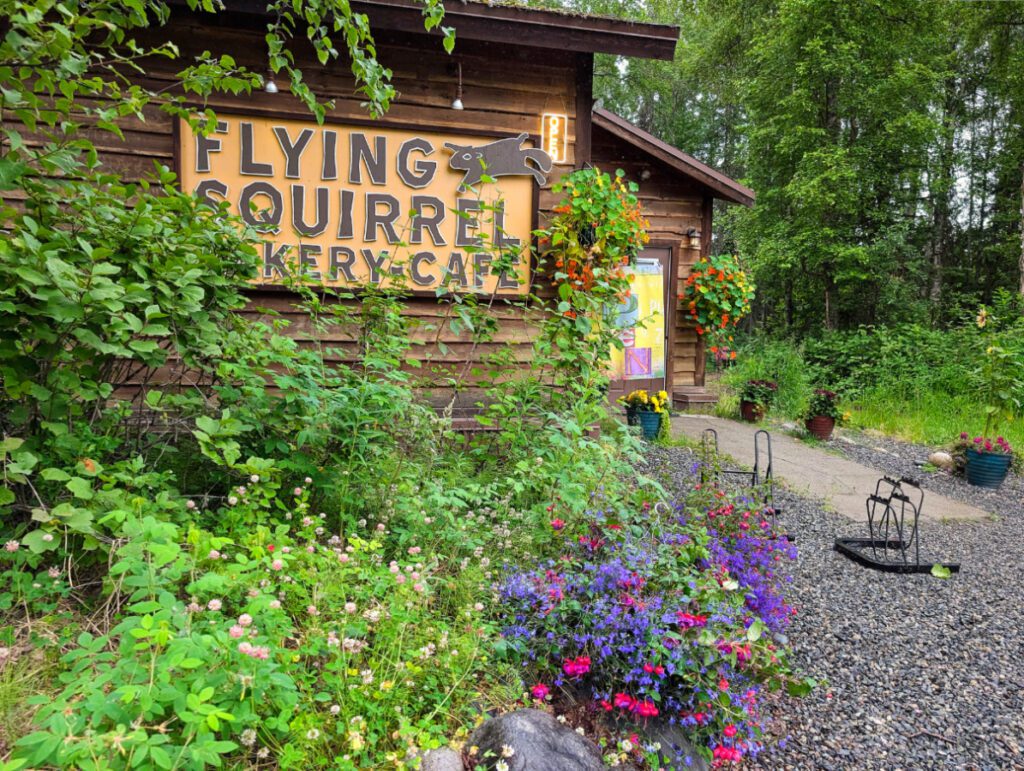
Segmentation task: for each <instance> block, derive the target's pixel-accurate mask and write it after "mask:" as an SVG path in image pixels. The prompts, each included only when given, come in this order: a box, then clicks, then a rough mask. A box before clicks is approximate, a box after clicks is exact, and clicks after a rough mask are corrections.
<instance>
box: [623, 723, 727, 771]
mask: <svg viewBox="0 0 1024 771" xmlns="http://www.w3.org/2000/svg"><path fill="white" fill-rule="evenodd" d="M637 733H638V734H640V737H641V738H642V739H643V741H644V742H645V743H646V742H657V743H658V744H660V745H661V750H660V752H659V753H658V754H659V755H661V758H662V761H663V762H664V764H665V765H664V766H663V768H673V769H685V770H686V771H708V769H709V768H710V766H709V765H708V762H707V761H706V760H704V758H702V757H701V756H700V755H699V754H698V753H697V751H696V750H695V749H694V747H693V744H692V743H691V742H690V740H689V739H688V738H687V732H686V730H685V729H684V728H682V727H681V726H678V725H669V724H668V723H667V722H665V721H664V720H652V721H650V723H648V724H647V726H645V727H643V728H639V729H638V730H637ZM687 758H689V761H690V762H689V763H687V762H686V760H687Z"/></svg>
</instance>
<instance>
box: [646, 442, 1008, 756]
mask: <svg viewBox="0 0 1024 771" xmlns="http://www.w3.org/2000/svg"><path fill="white" fill-rule="evenodd" d="M871 441H872V442H874V443H876V445H877V446H880V447H883V444H884V447H883V449H885V450H886V452H879V451H876V450H872V449H871V448H867V449H864V448H860V449H857V448H845V451H844V454H846V453H847V452H848V453H849V455H850V457H851V458H855V459H857V460H860V461H861V462H865V463H871V464H872V465H875V460H876V459H877V460H878V464H877V465H879V466H880V467H881V468H882V469H883V470H885V471H887V472H889V473H910V472H911V469H912V468H913V469H914V470H916V474H913V475H914V476H918V477H925V476H927V479H925V480H924V484H925V486H926V488H927V489H935V490H936V491H938V490H941V491H942V492H943V493H945V494H948V495H955V494H957V493H956V492H954V490H955V488H956V487H957V486H958V482H957V480H953V479H941V478H936V475H934V474H932V475H925V474H922V473H921V471H920V469H917V468H916V466H913V462H914V461H915V460H918V459H922V460H923V457H919V456H920V448H916V449H914V450H911V449H909V448H903V449H901V451H900V453H901V454H896V453H895V450H893V451H892V452H893V454H892V455H889V454H888V453H889V452H890V450H889V449H888V447H889V444H888V443H883V442H882V440H874V439H872V440H871ZM871 452H876V453H877V455H876V456H873V455H871V454H870V453H871ZM854 453H857V454H856V455H855V454H854ZM926 456H927V452H925V453H924V457H926ZM650 460H651V462H652V465H653V466H654V467H660V468H664V469H668V470H669V473H670V475H671V481H670V484H671V485H673V486H680V487H682V486H688V485H689V484H691V483H692V477H691V476H690V467H691V465H692V462H693V454H692V453H691V452H690V451H688V450H686V449H683V448H670V449H665V448H655V449H653V450H652V451H651V458H650ZM883 461H884V463H883ZM908 464H909V465H908ZM941 485H949V487H941ZM1019 485H1020V480H1015V481H1014V483H1013V484H1012V485H1010V486H1009V487H1007V488H1005V489H1004V490H1003V491H1001V492H1000V493H999V494H995V497H993V498H992V502H991V503H992V505H988V507H989V508H997V509H998V511H999V513H1000V515H1001V516H999V517H998V518H993V519H991V520H988V521H984V522H975V523H948V524H947V523H933V522H928V523H926V529H925V530H924V531H923V537H924V540H923V545H922V553H923V555H926V556H928V557H932V558H936V559H939V558H941V559H944V560H948V561H958V562H960V563H961V565H962V567H961V572H960V573H959V574H957V575H954V576H953V577H952V578H950V579H948V580H942V579H938V578H933V577H932V576H930V575H896V574H888V573H880V572H876V571H872V570H868V569H866V568H863V567H860V566H859V565H857V564H855V563H853V562H851V561H849V560H847V559H846V558H844V557H842V556H841V555H839V554H838V553H836V552H835V551H833V549H832V544H833V541H834V539H835V538H836V536H837V535H866V533H862V532H861V530H862V528H863V525H858V524H857V523H853V522H851V521H850V520H848V519H846V518H844V517H841V516H839V515H836V514H831V513H829V512H827V511H825V510H824V509H823V507H822V506H821V504H820V502H817V501H814V500H810V499H807V498H803V497H799V496H795V495H792V494H790V493H787V492H785V491H783V492H781V493H779V495H778V502H779V503H780V505H781V506H782V507H783V511H784V514H783V516H782V522H783V523H784V524H785V528H786V530H787V531H788V532H790V533H792V534H794V536H795V537H796V539H797V547H798V550H799V555H800V556H799V558H798V559H797V561H796V562H795V563H793V564H792V565H791V566H790V572H791V575H792V578H793V583H792V584H791V588H790V596H791V598H792V601H793V602H794V603H795V604H796V605H797V607H798V608H799V613H798V615H797V616H796V618H795V619H794V621H793V624H792V626H791V627H790V630H789V638H790V643H791V644H792V646H793V649H794V657H795V664H796V666H797V668H798V669H799V670H800V671H801V672H802V673H803V674H805V675H809V676H811V677H814V678H815V679H817V680H819V681H821V683H822V685H821V686H819V687H818V688H817V689H815V691H814V692H813V693H812V694H811V695H810V696H808V697H806V698H804V699H792V698H788V697H781V696H780V697H778V698H777V699H776V700H775V701H774V702H772V703H771V704H770V705H769V706H768V707H767V713H766V719H767V722H768V724H769V730H770V732H771V733H772V734H773V735H774V737H775V738H776V739H781V741H780V742H778V744H776V745H774V746H772V747H771V748H769V749H768V750H766V751H765V752H764V753H762V754H761V755H760V756H759V758H758V759H757V761H756V762H755V763H753V764H752V765H750V766H749V767H750V768H757V769H771V770H772V771H780V770H781V769H799V770H800V771H803V770H804V769H807V770H810V769H836V770H838V769H844V770H845V769H850V770H851V771H852V770H854V769H856V770H858V771H859V770H860V769H865V770H874V769H886V770H887V771H895V770H897V769H905V770H908V771H909V770H910V769H979V770H980V769H985V770H986V771H988V770H989V769H992V770H993V771H995V770H998V771H1003V770H1004V769H1024V591H1022V589H1021V579H1022V577H1024V557H1022V538H1021V537H1022V528H1024V494H1022V493H1021V488H1020V486H1019ZM973 492H974V491H963V490H960V491H959V495H958V497H961V496H969V495H972V493H973ZM979 495H980V496H982V497H978V496H979ZM988 495H992V494H988V493H980V494H978V493H974V495H973V496H972V497H966V498H964V499H965V500H969V501H971V502H973V503H977V504H979V505H982V506H986V505H987V504H986V499H985V497H984V496H988ZM927 505H928V501H927V497H926V498H925V506H927ZM745 767H748V766H745Z"/></svg>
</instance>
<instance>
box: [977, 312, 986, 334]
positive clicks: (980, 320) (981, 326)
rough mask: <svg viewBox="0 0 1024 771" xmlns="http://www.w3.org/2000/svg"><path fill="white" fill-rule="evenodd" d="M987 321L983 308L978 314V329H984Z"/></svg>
mask: <svg viewBox="0 0 1024 771" xmlns="http://www.w3.org/2000/svg"><path fill="white" fill-rule="evenodd" d="M987 321H988V311H987V310H986V309H985V308H982V309H981V311H980V312H979V313H978V329H984V328H985V322H987Z"/></svg>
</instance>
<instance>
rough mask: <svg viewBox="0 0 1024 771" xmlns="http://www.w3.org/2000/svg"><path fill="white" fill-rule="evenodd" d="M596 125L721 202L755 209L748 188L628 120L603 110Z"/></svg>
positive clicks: (597, 109) (596, 113) (597, 112)
mask: <svg viewBox="0 0 1024 771" xmlns="http://www.w3.org/2000/svg"><path fill="white" fill-rule="evenodd" d="M594 125H595V126H599V127H601V128H602V129H604V130H605V131H607V132H609V133H610V134H612V135H613V136H615V137H617V138H618V139H621V140H623V141H624V142H627V143H629V144H631V145H633V146H634V147H636V148H638V149H640V150H642V151H643V152H645V153H647V154H648V155H650V156H651V157H653V158H655V159H657V160H659V161H661V162H662V163H664V164H665V165H666V166H668V167H670V168H672V169H675V170H676V171H678V172H679V173H680V174H683V175H685V176H687V177H691V178H693V179H695V180H697V181H698V182H700V183H701V184H702V185H705V186H706V187H709V188H711V190H713V191H714V192H715V194H716V195H715V197H716V198H722V199H724V200H726V201H732V202H733V203H739V204H743V205H744V206H752V205H753V204H754V191H753V190H751V189H750V188H749V187H746V186H745V185H741V184H740V183H739V182H737V181H736V180H734V179H731V178H729V177H727V176H725V174H723V173H722V172H720V171H717V170H716V169H713V168H711V167H710V166H708V165H707V164H706V163H701V162H700V161H698V160H697V159H696V158H694V157H693V156H692V155H689V154H687V153H684V152H683V151H682V150H680V149H679V148H677V147H673V146H672V145H670V144H668V143H667V142H662V141H661V140H660V139H658V138H657V137H656V136H654V135H653V134H648V133H647V132H646V131H644V130H643V129H642V128H639V127H637V126H634V125H633V124H632V123H630V122H629V121H628V120H626V119H625V118H623V117H620V116H618V115H616V114H615V113H613V112H609V111H608V110H605V109H603V108H601V107H595V108H594Z"/></svg>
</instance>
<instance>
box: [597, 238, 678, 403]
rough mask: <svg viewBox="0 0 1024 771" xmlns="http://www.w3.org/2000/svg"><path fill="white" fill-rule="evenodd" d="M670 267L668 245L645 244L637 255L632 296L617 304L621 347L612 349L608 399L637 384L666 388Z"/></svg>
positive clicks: (656, 388) (625, 391) (648, 387)
mask: <svg viewBox="0 0 1024 771" xmlns="http://www.w3.org/2000/svg"><path fill="white" fill-rule="evenodd" d="M671 267H672V249H671V248H669V247H664V246H656V247H648V248H647V249H644V250H643V251H642V252H640V254H639V256H638V257H637V258H636V265H635V266H634V267H633V268H632V272H633V274H634V275H633V282H632V285H631V293H630V294H631V296H630V298H629V299H628V301H627V302H625V303H623V304H622V305H620V306H619V314H618V326H619V328H620V331H619V338H620V339H621V340H622V342H623V345H624V348H623V349H622V350H618V349H617V348H616V349H615V350H614V351H612V373H611V383H610V384H609V389H608V391H609V393H608V395H609V397H610V399H611V400H615V399H617V398H619V397H620V396H622V395H624V394H627V393H629V392H630V391H634V390H636V389H640V388H642V389H644V390H646V391H648V392H650V391H655V392H656V391H662V390H665V382H666V381H665V372H666V367H667V365H668V360H669V350H668V323H667V320H666V313H665V309H666V308H667V307H669V303H670V302H671V299H670V297H669V294H670V292H671V287H672V282H671V281H670V276H669V272H670V270H671Z"/></svg>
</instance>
